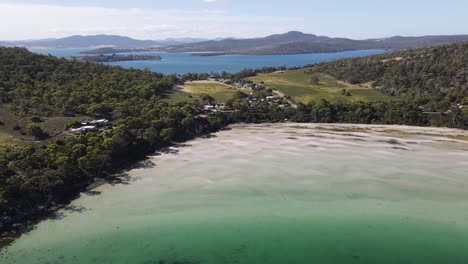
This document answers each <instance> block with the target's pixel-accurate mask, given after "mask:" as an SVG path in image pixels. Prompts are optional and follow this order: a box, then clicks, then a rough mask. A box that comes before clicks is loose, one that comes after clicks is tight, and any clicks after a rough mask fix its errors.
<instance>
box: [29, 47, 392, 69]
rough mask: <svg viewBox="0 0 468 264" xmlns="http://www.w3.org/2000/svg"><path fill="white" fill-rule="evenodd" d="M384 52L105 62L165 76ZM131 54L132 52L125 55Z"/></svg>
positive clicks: (62, 53) (58, 52)
mask: <svg viewBox="0 0 468 264" xmlns="http://www.w3.org/2000/svg"><path fill="white" fill-rule="evenodd" d="M80 51H82V49H81V50H80V49H50V50H38V51H35V52H37V53H41V54H51V55H54V56H58V57H71V56H82V55H80V54H79V52H80ZM383 52H385V51H384V50H360V51H345V52H335V53H314V54H299V55H262V56H255V55H224V56H192V55H191V54H189V53H159V52H142V53H138V54H142V55H143V54H145V55H159V56H161V57H162V60H160V61H122V62H111V63H106V64H108V65H118V66H122V67H124V68H135V69H150V70H151V71H155V72H162V73H165V74H173V73H177V74H184V73H188V72H193V73H210V72H222V71H227V72H238V71H240V70H242V69H246V68H251V69H255V68H261V67H264V66H275V67H278V66H283V65H285V66H287V67H293V66H304V65H306V64H313V63H319V62H326V61H333V60H337V59H343V58H350V57H362V56H369V55H375V54H380V53H383ZM123 54H132V53H123Z"/></svg>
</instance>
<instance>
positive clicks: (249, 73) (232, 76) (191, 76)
mask: <svg viewBox="0 0 468 264" xmlns="http://www.w3.org/2000/svg"><path fill="white" fill-rule="evenodd" d="M293 69H299V67H290V68H288V67H286V66H279V67H270V66H265V67H261V68H258V69H244V70H241V71H239V72H235V73H230V72H227V71H222V72H212V73H186V74H182V75H181V76H180V80H181V82H184V81H198V80H207V79H208V78H213V79H225V80H231V81H233V82H237V81H240V80H242V79H244V78H248V77H253V76H256V75H257V74H261V73H272V72H275V71H285V70H293Z"/></svg>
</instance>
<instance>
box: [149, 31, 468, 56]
mask: <svg viewBox="0 0 468 264" xmlns="http://www.w3.org/2000/svg"><path fill="white" fill-rule="evenodd" d="M463 41H468V35H454V36H424V37H401V36H396V37H391V38H383V39H367V40H353V39H347V38H330V37H326V36H317V35H313V34H304V33H302V32H297V31H291V32H288V33H285V34H278V35H271V36H268V37H264V38H252V39H224V40H219V41H213V40H211V41H204V42H198V43H188V44H183V45H176V46H168V47H160V48H156V49H154V50H158V51H166V52H193V53H199V54H200V55H209V54H214V55H219V54H252V55H272V54H303V53H319V52H338V51H350V50H364V49H386V50H402V49H409V48H420V47H430V46H437V45H443V44H449V43H454V42H463Z"/></svg>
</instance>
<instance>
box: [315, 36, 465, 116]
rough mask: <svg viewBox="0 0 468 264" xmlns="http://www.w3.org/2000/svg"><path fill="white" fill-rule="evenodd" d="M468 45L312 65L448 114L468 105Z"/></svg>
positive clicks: (324, 71) (318, 70)
mask: <svg viewBox="0 0 468 264" xmlns="http://www.w3.org/2000/svg"><path fill="white" fill-rule="evenodd" d="M467 62H468V43H458V44H452V45H446V46H440V47H434V48H424V49H414V50H406V51H400V52H394V53H387V54H382V55H376V56H370V57H364V58H352V59H344V60H339V61H335V62H329V63H321V64H318V65H309V67H311V68H310V69H308V71H309V72H322V73H326V74H329V75H331V76H333V77H335V78H337V79H339V80H344V81H347V82H350V83H352V84H362V83H369V82H372V86H373V87H375V88H377V89H380V90H382V91H383V92H385V93H388V94H390V95H394V96H397V97H400V98H412V99H413V100H415V101H417V102H418V103H419V104H420V106H423V107H424V108H425V111H433V112H436V111H438V112H445V111H447V110H451V109H452V107H453V106H455V105H456V104H465V105H466V104H468V63H467Z"/></svg>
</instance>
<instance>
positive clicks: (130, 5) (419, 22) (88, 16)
mask: <svg viewBox="0 0 468 264" xmlns="http://www.w3.org/2000/svg"><path fill="white" fill-rule="evenodd" d="M467 11H468V1H467V0H445V1H440V0H437V1H436V0H287V1H284V0H281V1H278V0H132V1H128V0H60V1H59V0H36V1H33V0H0V25H1V26H0V40H26V39H42V38H60V37H66V36H70V35H96V34H113V35H124V36H129V37H132V38H136V39H151V40H158V39H166V38H187V37H192V38H226V37H236V38H248V37H262V36H267V35H270V34H278V33H284V32H287V31H293V30H294V31H302V32H305V33H312V34H317V35H326V36H331V37H346V38H353V39H366V38H383V37H390V36H395V35H401V36H421V35H449V34H468V26H467V25H468V15H466V13H467Z"/></svg>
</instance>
